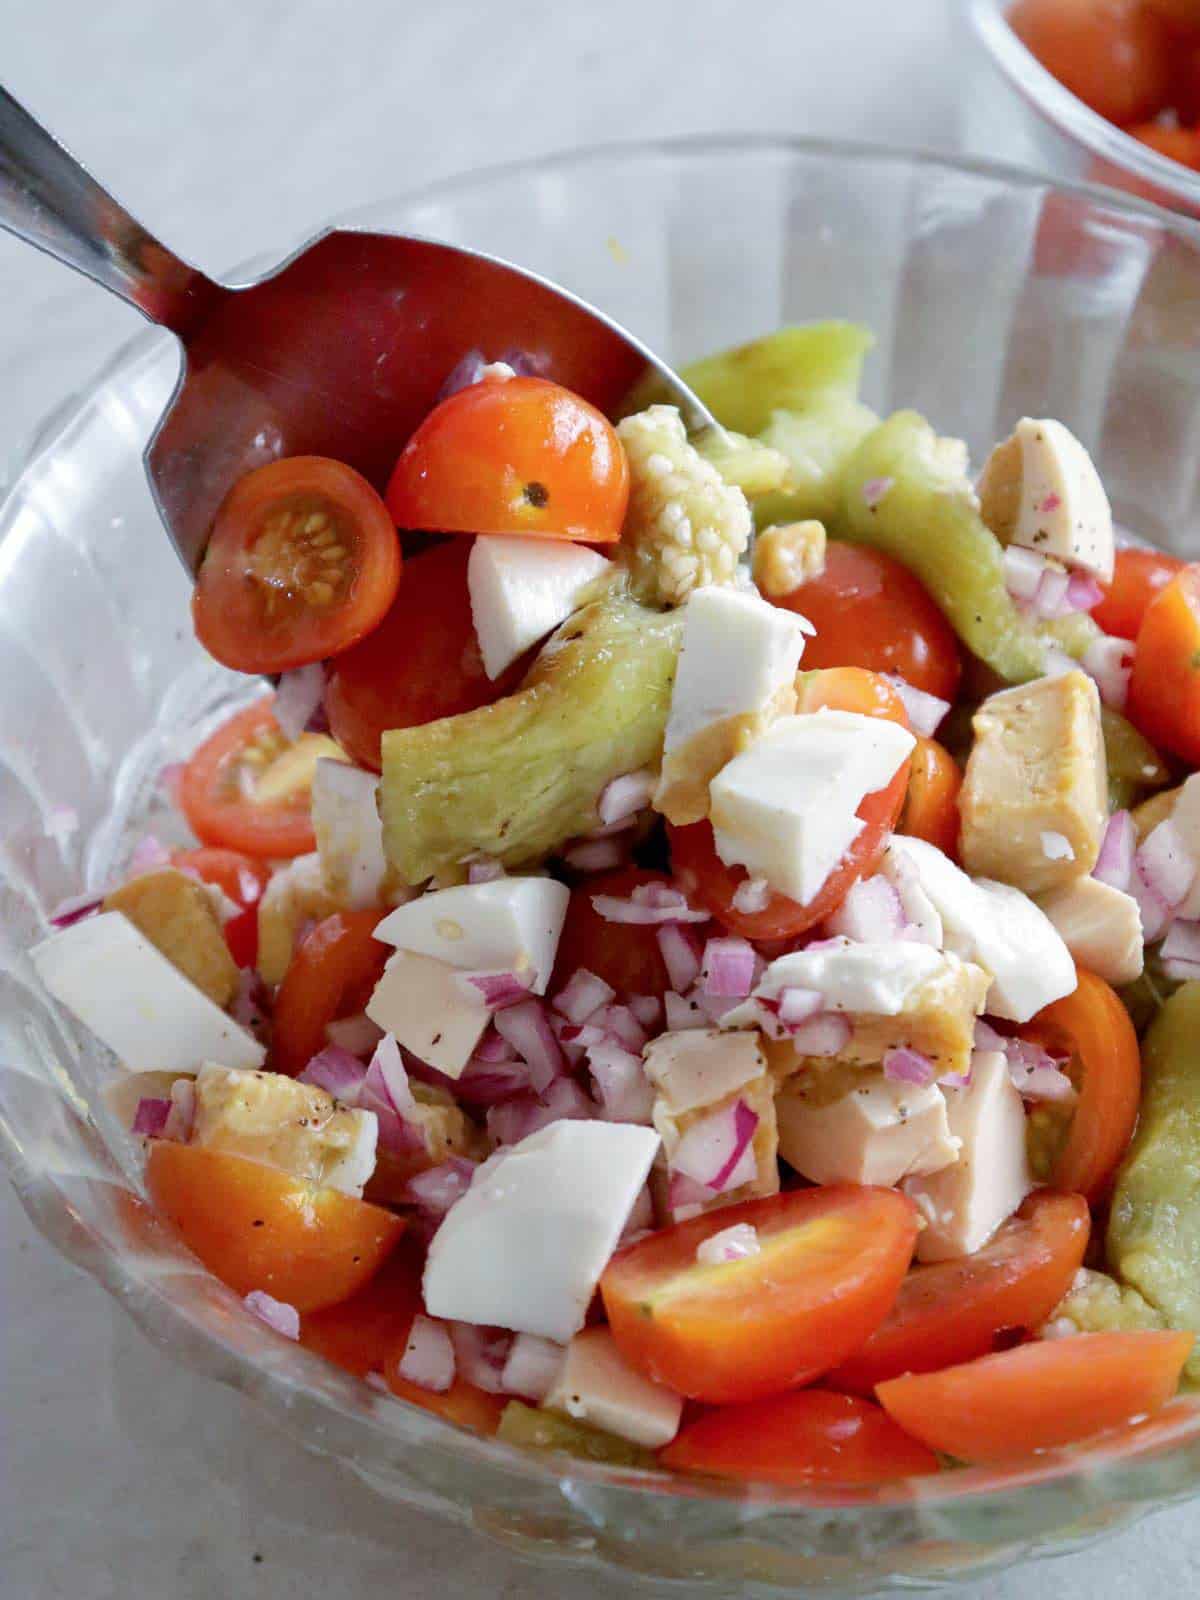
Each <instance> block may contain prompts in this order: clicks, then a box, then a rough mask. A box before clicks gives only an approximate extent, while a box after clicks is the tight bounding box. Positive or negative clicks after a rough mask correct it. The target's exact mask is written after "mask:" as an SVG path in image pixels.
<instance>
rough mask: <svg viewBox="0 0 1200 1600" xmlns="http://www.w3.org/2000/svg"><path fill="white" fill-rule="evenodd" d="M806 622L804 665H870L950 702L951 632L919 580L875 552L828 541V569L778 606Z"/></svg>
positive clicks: (954, 677) (956, 668)
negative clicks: (810, 630) (811, 632)
mask: <svg viewBox="0 0 1200 1600" xmlns="http://www.w3.org/2000/svg"><path fill="white" fill-rule="evenodd" d="M773 603H774V604H775V605H777V606H782V607H784V609H785V610H788V611H797V612H799V613H800V615H801V616H804V617H807V618H808V620H809V621H810V622H811V623H812V625H813V627H814V628H816V630H817V632H816V636H815V637H814V638H810V639H807V640H806V641H805V645H804V667H805V669H806V670H807V669H808V668H810V667H868V668H870V669H871V671H873V672H879V673H889V672H890V673H896V674H897V675H898V676H899V677H901V678H904V679H906V680H907V681H908V682H909V683H911V684H912V686H913V687H914V688H915V689H923V690H924V691H925V693H926V694H935V695H937V696H938V697H939V698H940V699H942V700H953V699H954V697H955V695H956V694H957V693H958V684H959V678H960V677H961V675H962V666H961V663H960V660H959V653H958V640H957V638H956V637H955V633H954V629H953V628H952V627H951V626H950V624H949V623H948V622H947V621H946V619H945V617H944V616H943V615H942V613H941V612H940V611H939V610H938V608H937V606H936V605H935V604H934V602H933V600H932V599H931V598H930V596H929V594H928V593H927V592H926V590H925V588H924V585H923V584H922V583H921V581H920V579H919V578H916V577H914V576H913V574H912V573H911V572H910V571H909V570H908V568H907V567H906V566H903V565H902V564H901V563H900V562H899V561H894V560H893V559H892V557H891V556H886V555H884V554H882V552H880V551H878V550H869V549H867V548H866V547H865V546H863V545H854V544H844V543H843V542H842V541H841V540H839V539H831V540H830V541H829V543H828V544H827V545H826V547H825V570H824V572H822V574H821V575H820V577H818V578H813V579H812V580H811V581H810V582H809V583H802V584H801V585H800V587H799V588H798V589H793V591H792V592H791V594H789V595H785V596H783V597H782V598H781V599H776V600H775V601H774V602H773Z"/></svg>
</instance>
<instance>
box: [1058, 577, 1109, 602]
mask: <svg viewBox="0 0 1200 1600" xmlns="http://www.w3.org/2000/svg"><path fill="white" fill-rule="evenodd" d="M1103 599H1104V590H1103V589H1102V588H1101V587H1100V585H1099V583H1098V582H1097V581H1096V579H1095V578H1093V576H1092V575H1091V573H1090V572H1079V571H1075V572H1072V573H1071V575H1070V576H1069V577H1068V579H1067V598H1066V602H1065V603H1066V606H1067V609H1068V610H1069V611H1094V610H1095V609H1096V607H1097V606H1098V605H1099V604H1100V602H1101V600H1103Z"/></svg>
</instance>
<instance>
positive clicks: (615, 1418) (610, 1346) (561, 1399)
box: [542, 1328, 683, 1450]
mask: <svg viewBox="0 0 1200 1600" xmlns="http://www.w3.org/2000/svg"><path fill="white" fill-rule="evenodd" d="M542 1405H543V1407H544V1409H545V1410H547V1411H560V1412H562V1414H563V1415H564V1416H567V1417H574V1419H575V1420H576V1422H587V1423H590V1424H591V1426H592V1427H594V1428H603V1429H604V1431H605V1433H614V1434H616V1436H617V1437H618V1438H619V1439H631V1440H632V1441H633V1443H634V1444H640V1445H644V1446H645V1447H646V1449H647V1450H657V1449H658V1448H659V1446H660V1445H664V1444H670V1442H671V1440H672V1439H673V1438H674V1437H675V1435H676V1434H677V1433H678V1432H679V1422H680V1418H681V1417H682V1416H683V1399H682V1397H681V1396H680V1395H677V1394H673V1393H672V1391H671V1390H670V1389H664V1388H663V1386H662V1384H661V1383H653V1382H652V1381H651V1380H650V1379H649V1378H644V1377H643V1376H642V1374H641V1373H640V1372H636V1371H635V1370H634V1369H633V1368H632V1367H631V1366H630V1365H629V1363H628V1362H627V1361H626V1360H625V1358H624V1356H623V1355H622V1354H621V1352H620V1351H619V1350H618V1349H617V1341H616V1340H615V1339H614V1338H613V1336H612V1334H611V1333H610V1332H609V1331H608V1329H607V1328H586V1329H585V1330H584V1331H583V1332H582V1333H577V1334H576V1335H575V1337H574V1338H573V1339H572V1340H571V1342H570V1344H569V1345H568V1346H567V1354H566V1359H565V1361H564V1362H563V1364H562V1368H561V1370H560V1372H559V1374H558V1379H557V1381H556V1382H555V1384H554V1386H553V1387H552V1388H551V1390H550V1392H549V1394H547V1396H546V1398H545V1399H544V1400H543V1401H542Z"/></svg>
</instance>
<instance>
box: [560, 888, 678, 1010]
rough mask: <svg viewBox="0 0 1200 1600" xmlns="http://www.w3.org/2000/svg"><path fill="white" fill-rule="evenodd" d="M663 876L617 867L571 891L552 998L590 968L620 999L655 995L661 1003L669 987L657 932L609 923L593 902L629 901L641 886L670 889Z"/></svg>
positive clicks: (631, 925) (645, 928) (647, 928)
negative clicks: (595, 899) (599, 897)
mask: <svg viewBox="0 0 1200 1600" xmlns="http://www.w3.org/2000/svg"><path fill="white" fill-rule="evenodd" d="M670 882H671V880H670V878H668V877H667V875H666V873H665V872H649V871H646V870H644V869H643V868H641V867H618V868H617V869H616V871H615V872H606V873H604V874H602V875H598V876H596V877H594V878H588V879H586V880H585V882H583V883H582V884H580V885H579V887H578V888H576V889H572V890H571V899H570V902H569V904H568V906H567V916H566V921H565V922H564V923H563V930H562V935H561V937H560V938H559V941H558V955H557V957H556V958H555V962H554V981H553V983H552V984H551V986H550V992H551V993H552V994H553V993H555V992H557V990H558V989H560V988H561V987H562V986H563V985H564V984H565V983H567V982H568V980H569V979H570V977H571V974H572V973H573V972H575V970H576V969H577V968H578V967H586V968H587V970H588V971H589V972H594V973H595V974H596V976H597V977H598V978H603V979H604V981H605V983H607V984H610V985H611V986H612V987H613V988H614V989H615V990H616V991H617V993H618V994H619V995H624V994H652V995H657V996H659V997H660V998H661V996H662V995H664V994H665V993H666V991H667V990H668V989H669V988H670V987H671V980H670V978H669V977H668V976H667V968H666V963H665V962H664V961H663V958H662V953H661V951H660V950H659V948H658V938H657V935H656V933H655V930H654V929H653V928H649V927H638V926H637V925H635V924H623V923H615V922H606V921H605V920H604V918H603V917H602V916H601V915H600V913H599V912H598V911H596V910H594V909H593V906H592V896H593V895H597V894H605V895H613V896H614V897H615V898H616V899H618V900H628V899H629V897H630V895H631V894H632V893H633V891H634V889H636V888H639V887H640V886H641V885H643V884H647V883H658V884H662V885H664V886H667V885H669V884H670Z"/></svg>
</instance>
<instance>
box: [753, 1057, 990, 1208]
mask: <svg viewBox="0 0 1200 1600" xmlns="http://www.w3.org/2000/svg"><path fill="white" fill-rule="evenodd" d="M821 1077H822V1074H821V1073H800V1074H797V1076H796V1077H793V1078H789V1079H788V1081H787V1083H786V1084H785V1085H784V1087H783V1089H782V1090H781V1091H780V1094H779V1098H778V1099H777V1101H776V1103H775V1114H776V1116H777V1118H778V1120H779V1154H780V1155H781V1156H782V1157H783V1159H784V1160H785V1161H786V1162H787V1163H788V1164H789V1166H792V1167H794V1168H795V1169H796V1171H797V1172H798V1173H800V1174H801V1176H802V1177H805V1178H808V1179H810V1180H811V1181H812V1182H813V1183H865V1184H878V1185H880V1186H881V1187H883V1188H891V1187H892V1186H893V1185H895V1184H897V1183H899V1182H900V1181H901V1179H902V1178H908V1177H913V1176H917V1175H921V1174H925V1173H931V1172H939V1171H940V1170H941V1169H942V1168H943V1167H947V1166H950V1165H951V1164H952V1163H953V1162H955V1161H957V1160H958V1151H959V1144H958V1140H957V1139H956V1138H954V1137H953V1135H952V1134H951V1132H950V1125H949V1122H948V1121H947V1113H946V1098H945V1096H944V1095H943V1094H942V1091H941V1090H940V1089H939V1088H938V1086H937V1084H935V1083H931V1084H926V1085H924V1086H921V1087H918V1086H916V1085H913V1084H910V1083H890V1082H889V1081H888V1080H887V1079H886V1078H885V1077H884V1075H883V1073H882V1072H877V1073H871V1074H869V1075H865V1076H864V1077H863V1079H862V1081H861V1083H859V1084H858V1085H856V1086H855V1087H854V1088H853V1089H851V1090H850V1091H849V1093H847V1094H843V1095H840V1096H839V1098H837V1099H836V1100H833V1101H828V1102H826V1101H824V1097H823V1096H822V1094H821V1093H820V1087H821V1083H820V1080H821Z"/></svg>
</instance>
